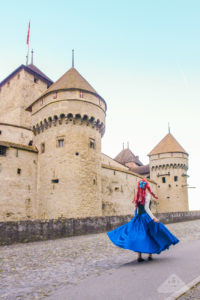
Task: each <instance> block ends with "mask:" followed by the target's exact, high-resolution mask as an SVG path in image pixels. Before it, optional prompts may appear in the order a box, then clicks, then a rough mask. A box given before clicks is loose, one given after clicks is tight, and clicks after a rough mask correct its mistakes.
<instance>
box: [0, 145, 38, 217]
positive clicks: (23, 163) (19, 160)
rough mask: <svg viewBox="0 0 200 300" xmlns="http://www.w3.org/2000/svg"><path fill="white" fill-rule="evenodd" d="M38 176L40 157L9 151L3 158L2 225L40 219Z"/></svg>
mask: <svg viewBox="0 0 200 300" xmlns="http://www.w3.org/2000/svg"><path fill="white" fill-rule="evenodd" d="M19 170H20V171H19ZM36 174H37V153H35V152H32V151H26V150H22V149H17V148H12V147H9V148H7V151H6V156H0V182H1V195H0V221H18V220H27V219H31V220H34V219H36V218H37V217H38V212H37V211H38V208H37V202H36Z"/></svg>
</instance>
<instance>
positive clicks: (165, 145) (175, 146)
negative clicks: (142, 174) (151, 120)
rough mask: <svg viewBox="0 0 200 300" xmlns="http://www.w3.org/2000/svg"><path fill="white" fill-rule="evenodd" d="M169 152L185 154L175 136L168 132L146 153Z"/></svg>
mask: <svg viewBox="0 0 200 300" xmlns="http://www.w3.org/2000/svg"><path fill="white" fill-rule="evenodd" d="M170 152H180V153H186V154H187V152H186V151H185V150H184V149H183V147H182V146H181V145H180V144H179V143H178V142H177V140H176V139H175V137H174V136H173V135H172V134H171V133H168V134H167V135H166V136H165V137H164V138H163V139H162V140H161V141H160V143H158V144H157V145H156V147H155V148H153V150H152V151H151V152H150V153H149V154H148V155H149V156H150V155H154V154H161V153H170Z"/></svg>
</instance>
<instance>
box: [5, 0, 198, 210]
mask: <svg viewBox="0 0 200 300" xmlns="http://www.w3.org/2000/svg"><path fill="white" fill-rule="evenodd" d="M0 4H1V10H0V37H1V49H0V81H1V80H3V79H4V78H5V77H6V76H7V75H9V73H11V72H12V71H13V70H14V69H15V68H17V67H18V66H19V65H21V64H22V63H25V59H26V51H27V46H26V35H27V29H28V22H29V20H31V32H30V47H31V48H33V49H34V51H35V55H34V63H35V65H36V66H37V67H39V68H40V69H41V70H42V71H43V72H44V73H46V75H47V76H49V77H50V78H52V79H53V80H57V79H58V78H59V77H60V76H61V75H62V74H63V73H64V72H66V71H67V69H69V68H70V67H71V50H72V48H74V49H75V67H76V68H77V69H78V71H79V72H80V73H81V74H82V75H83V76H84V77H85V78H86V79H87V80H88V81H89V82H90V84H91V85H92V86H93V87H94V88H95V89H96V90H97V91H98V92H99V94H100V95H101V96H102V97H103V98H104V99H105V100H106V102H107V105H108V111H107V119H106V121H107V122H106V123H107V124H106V125H107V128H106V133H105V136H104V138H103V141H102V151H103V152H104V153H106V154H108V155H110V156H111V157H115V156H116V155H117V154H118V153H119V152H120V151H121V149H122V143H123V142H125V143H126V142H127V141H129V142H130V148H131V149H132V151H133V152H134V153H135V154H136V155H139V156H140V159H141V160H142V161H143V163H148V157H147V156H146V155H147V154H148V153H149V152H150V150H152V148H153V147H154V146H155V145H156V144H157V143H158V142H159V141H160V140H161V139H162V138H163V137H164V136H165V134H166V133H167V126H168V122H170V124H171V132H172V134H173V135H174V136H175V137H176V139H177V140H178V141H179V142H180V143H181V145H182V146H183V147H184V148H185V149H186V150H187V151H188V153H189V154H190V156H189V171H188V174H189V175H190V178H189V184H190V185H191V186H196V189H189V198H190V208H191V209H195V208H196V209H200V192H199V188H200V184H199V171H200V159H199V149H200V134H199V130H200V120H199V119H200V118H199V116H200V18H199V15H200V1H194V0H191V1H189V0H187V1H185V0H165V1H164V0H163V1H160V0H158V1H153V0H151V1H149V0H146V1H144V0H141V1H138V0H137V1H134V0H132V1H126V0H124V1H117V0H115V1H113V0H112V1H109V0H107V1H105V0H101V1H95V0H93V1H88V0H85V1H67V0H65V1H64V0H63V1H61V0H58V1H52V0H48V1H47V0H42V1H38V0H35V1H33V0H30V1H24V0H20V1H14V0H12V1H3V0H1V1H0Z"/></svg>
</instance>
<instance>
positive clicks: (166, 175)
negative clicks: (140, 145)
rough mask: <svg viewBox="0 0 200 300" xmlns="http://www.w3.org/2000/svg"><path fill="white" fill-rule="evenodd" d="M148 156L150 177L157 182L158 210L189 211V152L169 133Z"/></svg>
mask: <svg viewBox="0 0 200 300" xmlns="http://www.w3.org/2000/svg"><path fill="white" fill-rule="evenodd" d="M148 156H149V160H150V178H151V179H152V180H154V181H155V182H156V183H157V193H158V198H159V200H158V201H159V206H158V211H159V212H172V211H188V210H189V208H188V191H187V176H188V175H187V170H188V154H187V152H186V151H185V150H184V149H183V148H182V146H181V145H180V144H179V143H178V142H177V140H176V139H175V138H174V137H173V135H172V134H171V133H168V134H167V135H166V136H165V137H164V138H163V139H162V140H161V141H160V143H159V144H158V145H157V146H156V147H155V148H154V149H153V150H152V151H151V152H150V153H149V154H148Z"/></svg>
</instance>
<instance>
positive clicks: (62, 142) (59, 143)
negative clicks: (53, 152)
mask: <svg viewBox="0 0 200 300" xmlns="http://www.w3.org/2000/svg"><path fill="white" fill-rule="evenodd" d="M58 147H60V148H61V147H64V139H60V140H58Z"/></svg>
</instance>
